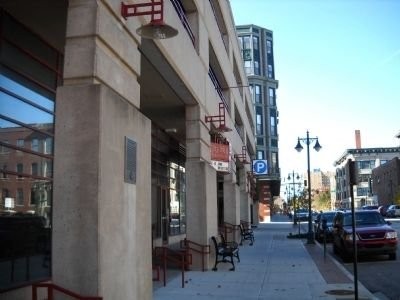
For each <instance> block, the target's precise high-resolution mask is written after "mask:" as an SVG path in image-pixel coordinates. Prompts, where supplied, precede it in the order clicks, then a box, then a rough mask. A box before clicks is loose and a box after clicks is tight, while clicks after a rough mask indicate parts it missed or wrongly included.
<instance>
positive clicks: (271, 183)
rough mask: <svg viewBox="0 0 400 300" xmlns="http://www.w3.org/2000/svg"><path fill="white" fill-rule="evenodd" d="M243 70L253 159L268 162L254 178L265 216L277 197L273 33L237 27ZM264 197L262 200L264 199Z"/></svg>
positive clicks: (275, 82)
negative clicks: (251, 118)
mask: <svg viewBox="0 0 400 300" xmlns="http://www.w3.org/2000/svg"><path fill="white" fill-rule="evenodd" d="M236 32H237V35H238V40H239V46H240V48H241V53H242V58H243V61H244V69H245V73H246V75H247V78H248V81H249V85H250V91H251V93H252V98H253V107H254V112H255V121H256V124H255V125H256V126H255V127H256V128H255V138H256V157H255V158H256V159H261V160H267V161H268V174H266V175H261V176H257V179H258V190H259V191H261V192H260V199H259V200H260V203H261V204H262V205H260V212H259V213H260V214H262V215H265V212H266V211H268V205H270V204H272V201H273V197H274V196H279V189H280V181H281V178H280V168H279V156H278V152H279V147H278V108H277V101H276V89H277V88H278V81H277V80H276V79H275V64H274V50H273V32H272V31H271V30H268V29H265V28H262V27H259V26H257V25H240V26H236ZM264 196H265V197H264Z"/></svg>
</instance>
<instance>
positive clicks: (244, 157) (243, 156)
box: [235, 146, 250, 165]
mask: <svg viewBox="0 0 400 300" xmlns="http://www.w3.org/2000/svg"><path fill="white" fill-rule="evenodd" d="M246 152H247V148H246V146H243V147H242V153H241V154H235V157H236V159H238V160H239V161H240V162H241V163H242V164H244V165H247V164H250V162H249V161H248V160H247V154H246Z"/></svg>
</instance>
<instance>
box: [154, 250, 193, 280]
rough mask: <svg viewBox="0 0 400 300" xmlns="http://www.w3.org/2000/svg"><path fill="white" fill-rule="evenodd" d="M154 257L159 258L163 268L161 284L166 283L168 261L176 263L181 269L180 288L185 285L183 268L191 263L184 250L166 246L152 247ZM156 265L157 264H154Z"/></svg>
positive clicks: (188, 255)
mask: <svg viewBox="0 0 400 300" xmlns="http://www.w3.org/2000/svg"><path fill="white" fill-rule="evenodd" d="M154 257H155V259H160V262H159V263H160V264H161V269H162V270H163V284H164V286H166V285H167V266H168V262H170V263H174V264H177V265H178V266H179V267H180V269H181V276H182V288H184V287H185V270H186V268H187V266H188V265H190V264H191V263H192V257H191V255H190V254H189V253H186V251H178V250H172V249H169V248H167V247H155V248H154ZM156 265H157V264H156Z"/></svg>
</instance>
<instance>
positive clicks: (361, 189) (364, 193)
mask: <svg viewBox="0 0 400 300" xmlns="http://www.w3.org/2000/svg"><path fill="white" fill-rule="evenodd" d="M357 196H358V197H361V196H368V188H367V187H357Z"/></svg>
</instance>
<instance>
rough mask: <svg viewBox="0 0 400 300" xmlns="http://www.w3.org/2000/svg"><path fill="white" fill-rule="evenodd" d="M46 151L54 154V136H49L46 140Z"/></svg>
mask: <svg viewBox="0 0 400 300" xmlns="http://www.w3.org/2000/svg"><path fill="white" fill-rule="evenodd" d="M44 153H45V154H52V153H53V138H51V137H47V138H46V139H45V140H44Z"/></svg>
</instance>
